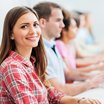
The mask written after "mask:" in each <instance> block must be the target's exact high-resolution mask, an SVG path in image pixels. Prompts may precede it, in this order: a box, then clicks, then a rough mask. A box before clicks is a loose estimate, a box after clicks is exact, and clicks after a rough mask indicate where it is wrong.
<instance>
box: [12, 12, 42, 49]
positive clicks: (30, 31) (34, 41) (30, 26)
mask: <svg viewBox="0 0 104 104" xmlns="http://www.w3.org/2000/svg"><path fill="white" fill-rule="evenodd" d="M40 35H41V29H40V26H39V22H38V19H37V17H36V16H35V15H34V14H33V13H32V12H29V13H26V14H24V15H22V16H21V17H20V18H19V19H18V20H17V22H16V24H15V26H14V28H13V33H12V39H14V41H15V45H16V48H19V49H25V48H33V47H37V45H38V42H39V39H40Z"/></svg>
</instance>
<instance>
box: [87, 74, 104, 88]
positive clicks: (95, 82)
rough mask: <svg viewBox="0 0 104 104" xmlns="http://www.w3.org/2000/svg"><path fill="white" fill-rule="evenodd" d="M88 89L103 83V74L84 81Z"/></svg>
mask: <svg viewBox="0 0 104 104" xmlns="http://www.w3.org/2000/svg"><path fill="white" fill-rule="evenodd" d="M86 82H88V85H89V87H90V88H95V87H98V86H99V85H101V84H102V83H104V73H99V74H96V75H94V76H93V77H92V78H90V79H88V80H86Z"/></svg>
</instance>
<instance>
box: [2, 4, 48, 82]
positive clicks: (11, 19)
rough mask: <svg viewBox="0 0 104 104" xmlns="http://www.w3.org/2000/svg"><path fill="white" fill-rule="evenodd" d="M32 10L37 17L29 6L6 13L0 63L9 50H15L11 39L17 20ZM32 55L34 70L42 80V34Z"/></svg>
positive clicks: (43, 66)
mask: <svg viewBox="0 0 104 104" xmlns="http://www.w3.org/2000/svg"><path fill="white" fill-rule="evenodd" d="M29 12H32V13H33V14H34V15H35V16H36V17H37V18H38V15H37V13H36V12H35V11H34V10H33V9H31V8H29V7H20V6H18V7H14V8H12V9H11V10H10V11H9V12H8V13H7V15H6V17H5V21H4V27H3V35H2V42H1V49H0V64H1V63H2V62H3V61H4V60H5V59H6V58H7V57H8V54H9V52H10V51H11V50H15V48H16V47H15V42H14V40H12V39H11V35H12V31H13V27H14V26H15V24H16V22H17V20H18V19H19V18H20V17H21V16H22V15H24V14H26V13H29ZM32 56H34V57H35V58H36V63H35V67H36V69H37V70H36V72H37V74H38V76H39V77H40V79H41V80H42V81H43V80H44V78H45V69H46V63H47V60H46V55H45V50H44V46H43V41H42V36H41V37H40V40H39V44H38V46H37V47H35V48H33V49H32Z"/></svg>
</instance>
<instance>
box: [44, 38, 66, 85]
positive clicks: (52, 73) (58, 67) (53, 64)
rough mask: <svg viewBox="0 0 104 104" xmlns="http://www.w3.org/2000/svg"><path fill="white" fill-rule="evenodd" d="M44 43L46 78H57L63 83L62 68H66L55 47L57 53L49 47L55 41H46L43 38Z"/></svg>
mask: <svg viewBox="0 0 104 104" xmlns="http://www.w3.org/2000/svg"><path fill="white" fill-rule="evenodd" d="M44 45H45V50H46V55H47V60H48V66H47V73H48V76H47V78H48V79H52V78H57V80H58V81H59V82H60V83H62V84H65V76H64V69H65V68H66V66H65V63H64V62H63V60H62V58H61V56H60V54H59V52H58V50H57V49H56V47H55V50H56V54H57V55H56V54H55V52H54V51H53V50H52V49H51V48H52V47H53V45H55V42H54V41H53V40H52V41H48V40H46V39H44Z"/></svg>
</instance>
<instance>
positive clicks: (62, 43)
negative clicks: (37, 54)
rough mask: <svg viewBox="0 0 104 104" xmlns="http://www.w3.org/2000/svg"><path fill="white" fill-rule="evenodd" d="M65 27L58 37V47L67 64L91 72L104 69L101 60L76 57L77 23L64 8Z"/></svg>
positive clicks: (72, 67) (73, 68) (74, 68)
mask: <svg viewBox="0 0 104 104" xmlns="http://www.w3.org/2000/svg"><path fill="white" fill-rule="evenodd" d="M63 16H64V19H63V22H64V25H65V26H64V28H63V29H62V32H61V35H60V37H59V38H56V47H57V49H58V51H59V53H60V54H61V56H62V58H63V60H64V62H65V64H66V65H67V67H69V68H70V69H72V70H76V69H77V71H82V72H90V71H95V70H102V69H104V64H103V61H102V64H101V60H92V58H90V57H88V58H76V54H77V50H76V48H75V44H74V42H73V41H74V39H75V37H76V35H77V30H78V27H77V24H76V20H75V19H74V17H73V16H72V15H71V13H70V12H69V11H67V10H64V9H63Z"/></svg>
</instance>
